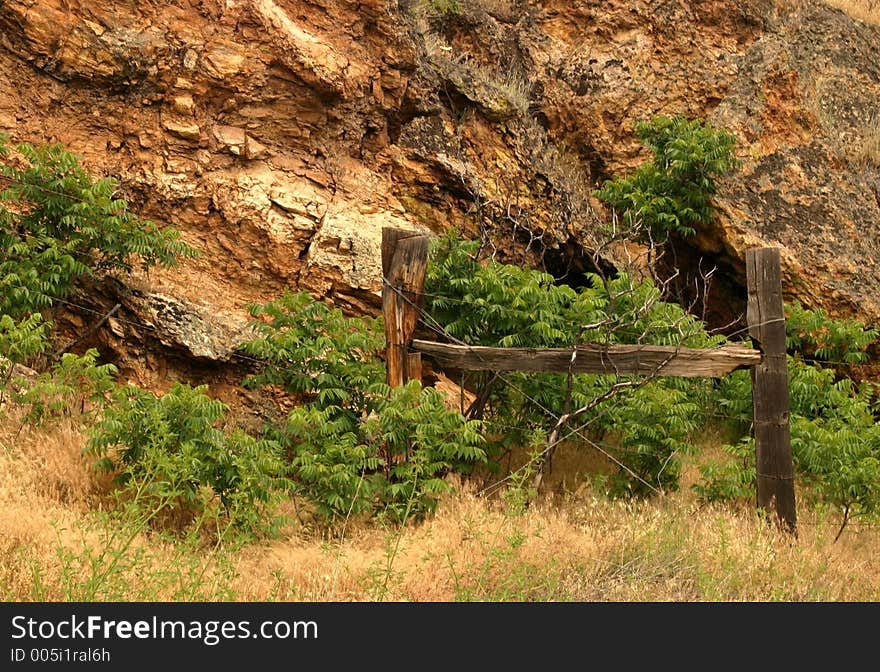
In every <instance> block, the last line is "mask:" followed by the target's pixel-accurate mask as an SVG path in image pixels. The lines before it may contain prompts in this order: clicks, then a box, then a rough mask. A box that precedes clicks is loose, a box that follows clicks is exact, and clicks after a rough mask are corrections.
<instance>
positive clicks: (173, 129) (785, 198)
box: [0, 0, 880, 387]
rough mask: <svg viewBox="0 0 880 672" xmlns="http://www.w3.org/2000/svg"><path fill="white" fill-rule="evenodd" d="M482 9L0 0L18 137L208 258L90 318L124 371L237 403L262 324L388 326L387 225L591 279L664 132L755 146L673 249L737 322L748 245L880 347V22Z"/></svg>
mask: <svg viewBox="0 0 880 672" xmlns="http://www.w3.org/2000/svg"><path fill="white" fill-rule="evenodd" d="M460 5H461V10H462V11H461V12H460V13H457V14H448V13H444V12H442V11H439V10H438V9H437V5H436V4H434V3H431V2H429V1H427V0H410V1H404V0H401V1H399V2H397V1H393V0H367V1H364V2H356V1H354V0H313V1H305V0H204V1H200V0H174V1H173V2H154V1H151V0H141V1H139V2H131V1H128V0H90V1H89V2H84V1H83V2H80V1H77V0H41V1H39V2H34V1H33V0H0V66H2V67H0V130H2V131H5V132H6V133H8V134H9V135H10V136H11V137H12V138H13V139H14V140H19V141H29V142H35V143H37V142H40V143H41V142H60V143H63V144H64V145H65V146H67V147H68V148H69V149H71V150H72V151H74V152H76V153H77V154H80V155H81V156H82V157H84V163H85V165H86V166H87V167H88V168H89V169H90V170H92V171H93V172H95V173H99V174H103V175H113V176H115V177H117V178H118V179H119V180H120V183H121V185H122V189H123V190H124V196H125V197H126V198H127V199H128V200H129V201H130V202H131V204H132V206H133V209H135V210H136V211H137V212H139V213H140V214H141V215H142V216H144V217H146V218H149V219H152V220H154V221H156V222H158V223H160V224H169V225H173V226H175V227H177V228H178V229H180V230H181V231H182V233H183V235H184V238H185V239H186V240H187V242H189V243H190V244H191V245H193V246H195V247H197V248H199V249H200V250H201V251H202V255H201V256H200V257H199V258H198V259H196V260H193V261H188V262H186V263H185V264H184V265H183V266H182V267H181V268H179V269H176V270H173V271H167V272H153V273H151V274H150V275H149V276H136V277H131V278H120V279H118V280H115V281H113V282H107V283H103V284H100V285H96V286H94V287H92V288H90V289H89V290H88V291H84V292H82V293H81V294H80V295H78V297H77V303H79V304H82V305H85V306H86V307H88V308H90V309H92V310H95V311H97V313H98V314H100V313H101V312H102V311H106V310H107V309H109V307H110V306H112V305H113V304H114V303H115V302H119V303H121V304H122V309H121V310H120V311H119V313H118V314H117V315H116V316H115V317H114V318H113V319H111V320H109V321H108V325H107V327H106V328H104V329H102V330H101V331H100V332H99V333H98V335H96V336H95V338H97V339H98V341H99V342H100V344H101V346H102V347H103V348H104V349H105V350H106V351H107V352H108V353H114V354H113V355H112V356H113V357H115V359H116V361H118V362H119V363H120V364H121V365H122V367H123V371H124V372H125V373H126V375H128V376H129V377H131V378H133V379H136V380H137V381H138V382H140V383H141V384H147V385H153V386H157V387H164V386H166V385H167V384H169V381H171V380H173V379H175V378H178V377H185V378H191V379H194V380H200V379H202V378H205V377H208V378H211V379H212V380H215V381H217V380H220V379H221V378H222V376H220V375H219V374H218V373H217V371H218V370H221V369H223V367H224V366H227V363H229V362H230V354H231V352H232V349H233V348H234V346H235V344H236V343H237V342H239V341H240V340H241V339H242V338H244V337H245V336H246V328H245V325H246V317H247V315H246V311H245V305H246V304H247V303H249V302H259V301H266V300H269V299H272V298H274V297H276V296H277V295H278V294H279V293H280V292H281V291H283V289H284V288H286V287H293V288H303V289H308V290H310V291H312V292H314V293H315V294H318V295H321V296H323V297H325V298H326V299H327V300H329V301H332V302H334V303H336V304H337V305H341V306H343V307H344V308H346V309H349V310H352V311H362V312H375V311H376V310H377V308H378V304H379V301H378V297H379V291H380V289H381V278H380V256H379V241H380V237H381V230H382V227H385V226H400V227H405V228H419V229H424V230H430V231H434V232H440V231H442V230H444V229H446V228H447V227H449V226H459V227H462V228H464V229H465V230H467V231H469V232H470V233H471V234H474V235H475V234H477V233H482V234H484V235H485V236H487V239H489V240H491V242H492V244H494V245H495V246H496V248H497V250H496V253H497V255H498V256H499V257H500V258H502V259H507V260H514V261H517V262H520V263H544V264H545V265H546V266H547V267H548V268H549V269H550V270H552V271H554V272H556V273H558V274H560V275H562V274H563V273H565V272H572V271H574V272H576V271H579V270H589V264H590V263H591V262H590V259H591V256H592V252H593V251H594V250H595V249H596V247H597V245H598V244H599V242H600V239H601V233H600V231H601V230H602V226H601V223H602V222H603V221H604V220H606V219H607V216H608V213H607V212H605V211H604V210H603V209H602V207H601V205H600V204H599V203H598V202H597V201H596V200H595V199H594V198H592V197H591V191H592V190H593V189H594V188H595V187H596V186H597V185H598V184H599V183H601V181H602V180H604V179H606V178H608V177H610V176H612V175H614V174H618V173H620V172H626V171H628V170H631V169H632V168H633V167H634V166H636V165H638V164H639V163H640V162H641V161H643V160H645V158H646V152H645V150H644V149H643V148H642V147H641V146H640V144H639V143H638V141H637V140H636V138H635V136H634V133H633V130H634V126H635V124H636V123H637V122H638V121H641V120H644V119H647V118H649V117H651V116H652V115H654V114H678V113H681V114H686V115H688V116H692V117H702V118H706V119H708V120H709V121H710V122H711V123H713V124H714V125H716V126H719V127H723V128H726V129H728V130H730V131H732V132H733V133H735V134H736V136H737V138H738V147H737V153H738V156H739V158H740V159H742V161H743V164H742V167H741V168H740V169H739V170H738V171H736V172H735V173H733V174H731V175H729V176H728V177H726V178H725V179H724V181H723V184H722V185H721V188H720V194H719V198H718V199H717V204H718V206H719V208H720V216H719V219H718V221H717V222H716V223H715V224H713V225H712V226H711V227H706V228H705V229H704V230H701V231H699V232H698V235H697V236H695V237H694V238H691V239H687V240H678V241H676V242H675V245H676V252H677V258H678V259H679V261H680V262H681V264H682V265H683V266H685V267H688V266H690V267H692V268H695V267H696V266H697V264H698V263H703V265H717V266H718V267H719V269H720V272H719V274H718V275H719V278H720V282H719V283H717V285H716V290H715V292H714V293H713V294H712V295H711V296H710V302H711V307H712V310H713V314H714V315H715V316H716V319H717V320H718V321H719V322H723V321H724V320H725V319H727V318H729V317H730V316H732V315H735V314H736V313H737V311H738V310H739V304H738V302H739V301H741V293H742V290H741V288H740V287H741V284H740V283H741V282H742V276H743V270H742V269H743V263H742V258H743V252H744V250H745V249H746V248H747V247H750V246H753V245H779V246H781V247H782V248H783V259H784V263H785V269H784V273H785V278H784V285H785V289H786V291H787V292H788V293H789V295H790V296H797V297H799V298H800V299H801V300H802V301H803V302H804V303H806V304H807V305H810V306H824V307H826V308H827V309H828V310H829V311H830V312H831V313H832V314H835V315H848V316H858V317H860V318H861V319H862V320H865V321H867V322H870V323H874V324H876V322H877V321H878V318H880V300H878V298H877V297H878V296H880V292H878V290H880V271H878V269H877V263H876V261H877V257H878V254H880V148H878V147H877V142H878V140H877V137H878V134H880V113H878V109H880V107H878V103H880V27H878V26H876V25H871V24H866V23H862V22H859V21H856V20H854V19H853V18H851V17H849V16H848V15H846V14H845V13H843V12H842V11H840V10H837V9H833V8H831V7H829V6H828V5H826V4H825V3H823V2H819V1H818V0H803V1H797V0H785V1H779V2H766V1H758V0H746V2H733V1H728V0H703V1H695V2H675V1H673V2H665V1H663V2H647V1H639V0H635V1H623V0H605V1H602V2H599V1H598V0H596V1H588V0H576V1H568V0H540V1H539V0H529V1H526V0H461V3H460ZM871 143H874V144H873V145H872V144H871ZM872 147H874V149H873V150H872V149H871V148H872ZM615 254H616V252H615V251H614V249H610V248H609V249H608V250H607V251H605V252H603V259H602V260H601V261H602V263H606V264H608V265H612V266H613V265H615V264H616V263H617V259H616V258H615ZM701 258H702V259H703V262H700V261H699V260H700V259H701ZM685 270H687V269H685ZM58 317H59V319H60V322H61V324H62V325H63V326H64V327H65V328H66V329H67V330H68V331H70V332H73V331H75V330H76V329H82V328H83V327H85V326H86V325H87V324H88V323H89V322H90V321H95V320H96V319H97V317H95V314H92V313H88V312H83V311H81V310H80V311H69V310H66V309H64V310H62V311H60V312H59V315H58ZM229 366H232V364H231V363H230V364H229ZM218 367H219V368H218ZM233 379H234V377H232V376H231V377H230V380H233Z"/></svg>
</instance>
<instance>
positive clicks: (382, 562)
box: [0, 421, 880, 602]
mask: <svg viewBox="0 0 880 672" xmlns="http://www.w3.org/2000/svg"><path fill="white" fill-rule="evenodd" d="M17 429H18V427H17V425H16V423H15V422H8V421H7V422H6V423H2V426H0V459H2V461H3V463H2V465H0V469H2V471H0V539H2V540H3V541H2V542H0V590H2V593H3V596H4V599H6V600H7V601H26V600H34V599H37V600H50V601H67V600H73V599H77V600H84V601H109V600H126V601H129V600H136V601H149V600H172V601H194V600H227V599H229V600H270V601H319V602H321V601H358V602H366V601H466V600H481V601H507V600H515V601H523V600H526V601H565V600H577V601H773V600H782V601H792V600H824V601H875V600H878V599H880V562H878V560H877V548H878V544H880V532H878V530H877V528H874V527H870V526H867V525H865V526H861V527H859V526H858V525H855V526H853V527H852V529H850V530H848V531H847V532H846V533H845V534H844V536H843V537H842V538H841V540H840V541H839V542H838V543H836V544H835V543H833V542H832V539H833V537H834V532H835V531H836V529H835V528H836V521H835V520H825V519H822V518H821V517H819V516H818V515H816V514H814V513H811V512H810V511H808V510H802V511H801V512H800V520H801V527H800V536H799V538H798V539H797V540H796V541H793V540H792V539H790V538H788V537H787V536H785V535H783V534H781V533H778V532H776V531H775V530H774V529H773V528H772V527H770V526H768V525H766V524H765V523H763V522H762V521H760V520H757V519H756V517H755V516H754V515H753V514H752V513H751V512H750V511H749V510H748V509H746V510H741V511H734V510H732V509H731V508H729V507H717V508H711V507H710V508H698V507H697V506H696V505H695V502H694V501H693V498H692V497H691V496H690V495H689V494H688V492H686V491H682V492H680V493H678V494H676V495H674V496H671V497H669V498H667V499H666V500H665V501H663V502H661V503H659V504H658V503H625V502H610V501H608V500H605V499H604V498H601V497H596V496H594V495H593V494H591V493H590V491H589V490H588V489H582V491H581V492H582V494H580V495H578V496H569V497H566V498H558V499H556V500H555V501H545V502H544V503H542V504H540V505H537V506H533V507H532V508H529V509H527V510H526V511H525V513H522V514H521V515H513V514H512V513H511V512H510V511H508V510H506V509H505V507H504V505H503V504H502V503H501V502H500V501H497V500H495V501H487V500H486V499H484V498H481V497H479V496H477V494H476V493H474V492H472V491H470V490H469V489H468V488H467V487H464V486H460V487H459V488H457V492H456V494H455V495H452V496H450V497H448V498H447V500H446V501H444V502H443V504H442V506H441V508H440V511H439V513H438V515H436V516H435V517H434V518H432V519H430V520H428V521H426V522H424V523H422V524H420V525H414V526H410V527H409V528H407V529H406V530H404V531H403V532H398V531H395V530H393V529H382V528H379V527H375V526H374V527H366V526H362V525H361V526H353V527H352V528H351V529H348V530H346V531H345V533H344V534H339V533H337V535H336V536H333V537H331V536H322V535H320V534H317V533H314V532H311V533H310V532H305V531H303V530H298V531H293V532H291V533H290V534H289V535H288V536H286V537H285V538H282V539H278V540H275V541H272V542H267V543H263V544H251V545H248V546H245V547H244V548H243V549H241V550H238V551H231V550H230V551H224V550H221V549H217V548H212V547H205V546H204V545H203V544H204V542H203V541H199V540H194V539H190V540H188V541H171V540H169V539H163V538H160V537H158V536H157V535H155V534H146V533H143V532H140V531H138V530H137V529H135V530H134V532H133V533H131V534H130V538H129V533H130V529H131V528H130V527H126V526H125V525H121V524H120V523H119V522H113V521H111V520H109V519H106V518H101V517H99V516H98V517H96V515H95V513H94V510H96V509H100V508H102V507H106V506H107V501H108V500H107V498H106V496H105V495H104V494H102V493H103V488H104V484H102V483H100V482H96V481H95V479H94V477H93V476H92V475H91V473H90V471H89V468H88V465H87V464H86V463H85V462H84V461H83V460H82V459H81V458H80V449H81V447H82V445H83V441H84V439H83V436H82V434H81V433H80V432H79V430H78V429H77V427H76V426H75V424H73V423H71V422H65V423H62V424H60V425H58V426H57V427H54V428H52V429H48V430H42V431H41V430H32V429H29V428H27V427H25V428H24V429H23V430H22V432H21V433H20V434H19V433H17V431H16V430H17Z"/></svg>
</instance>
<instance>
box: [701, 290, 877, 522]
mask: <svg viewBox="0 0 880 672" xmlns="http://www.w3.org/2000/svg"><path fill="white" fill-rule="evenodd" d="M786 313H787V314H788V315H789V316H791V319H790V321H787V322H786V333H787V339H788V345H789V348H791V351H792V354H790V355H789V356H788V374H789V397H790V424H791V447H792V456H793V459H794V464H795V468H796V474H797V476H798V478H799V480H800V482H801V483H802V485H803V486H805V487H806V488H807V489H806V491H805V493H804V495H805V496H806V497H807V498H810V499H816V500H819V501H821V502H823V503H825V504H827V505H829V506H832V507H834V508H835V509H837V510H838V511H840V513H841V515H842V521H841V532H842V531H843V528H844V527H845V526H846V524H847V522H848V521H849V520H850V519H851V518H852V517H854V516H871V515H875V514H876V513H878V512H880V427H878V425H877V422H876V418H877V417H878V415H880V403H878V387H877V385H876V384H875V383H871V382H862V383H856V382H855V381H853V380H850V379H848V378H840V377H839V376H838V374H837V373H836V372H835V370H834V369H833V368H823V367H822V366H820V365H819V364H820V363H821V362H819V359H822V358H828V359H831V360H832V362H831V363H834V364H838V363H841V362H846V363H855V362H859V361H863V360H864V358H865V350H866V349H867V347H868V346H869V345H870V344H871V342H872V341H873V340H874V339H875V338H876V336H877V332H876V330H873V329H866V328H865V326H864V324H862V323H860V322H858V321H853V320H834V319H831V318H829V317H828V315H827V313H825V312H824V311H821V310H818V311H810V310H805V309H804V308H802V307H801V306H800V305H799V304H793V305H791V306H787V308H786ZM805 353H806V354H807V356H808V357H816V358H819V359H816V360H815V363H812V364H808V363H806V362H805ZM715 403H716V405H717V407H718V408H719V409H721V411H722V414H723V415H725V416H726V417H727V418H728V419H729V420H730V421H731V423H732V424H731V426H732V427H733V428H734V429H735V430H736V431H738V432H739V434H740V439H739V440H738V441H737V442H736V443H735V444H734V445H732V446H725V449H726V450H727V451H728V452H730V453H731V454H732V455H733V456H734V457H733V458H732V459H731V460H729V461H728V462H727V463H724V464H722V465H708V466H705V467H703V469H702V471H703V477H704V479H703V482H702V483H700V484H697V485H696V486H695V490H696V491H697V494H698V496H699V497H700V498H701V499H703V500H705V501H711V500H719V499H725V498H738V497H742V496H744V495H746V494H747V493H748V492H749V491H750V492H751V493H754V479H755V452H754V451H755V443H754V438H753V437H751V436H750V435H749V431H750V424H751V419H752V399H751V389H750V383H749V378H748V373H746V372H736V373H734V374H733V375H731V376H728V377H727V378H725V379H723V380H722V381H721V383H720V384H719V387H718V390H717V398H716V400H715Z"/></svg>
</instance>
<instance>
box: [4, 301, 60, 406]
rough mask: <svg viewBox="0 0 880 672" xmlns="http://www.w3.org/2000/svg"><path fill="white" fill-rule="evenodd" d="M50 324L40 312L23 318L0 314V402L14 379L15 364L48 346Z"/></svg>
mask: <svg viewBox="0 0 880 672" xmlns="http://www.w3.org/2000/svg"><path fill="white" fill-rule="evenodd" d="M48 332H49V324H48V323H47V322H45V321H44V320H43V316H42V315H40V314H39V313H35V314H33V315H29V316H28V317H25V318H23V319H21V320H18V321H16V320H13V319H12V317H10V316H9V315H2V314H0V402H2V401H3V399H4V397H5V396H6V390H7V388H8V387H9V383H10V381H11V380H12V376H13V372H14V371H15V365H16V364H21V363H22V362H24V361H26V360H27V359H28V358H29V357H31V356H33V355H37V354H40V353H42V352H44V351H45V350H46V348H47V347H48V345H49V343H48V338H47V337H48Z"/></svg>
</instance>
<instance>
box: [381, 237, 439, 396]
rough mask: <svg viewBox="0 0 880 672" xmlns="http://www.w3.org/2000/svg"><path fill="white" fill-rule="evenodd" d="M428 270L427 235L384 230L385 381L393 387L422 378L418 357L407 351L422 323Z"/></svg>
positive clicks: (383, 309)
mask: <svg viewBox="0 0 880 672" xmlns="http://www.w3.org/2000/svg"><path fill="white" fill-rule="evenodd" d="M427 269H428V236H427V235H425V234H422V233H418V232H415V231H404V230H402V229H394V228H390V227H385V228H383V229H382V276H383V281H382V315H383V317H384V319H385V344H386V346H385V366H386V381H387V383H388V385H390V386H391V387H397V386H399V385H403V384H404V383H405V382H407V381H408V380H410V379H412V378H415V377H420V376H421V371H420V368H421V367H420V365H419V364H417V359H418V358H415V357H410V356H409V354H408V351H409V344H410V342H411V341H412V337H413V333H414V332H415V329H416V323H417V322H418V320H419V309H420V307H421V300H422V291H423V290H424V288H425V273H426V272H427ZM417 369H419V370H417Z"/></svg>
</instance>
